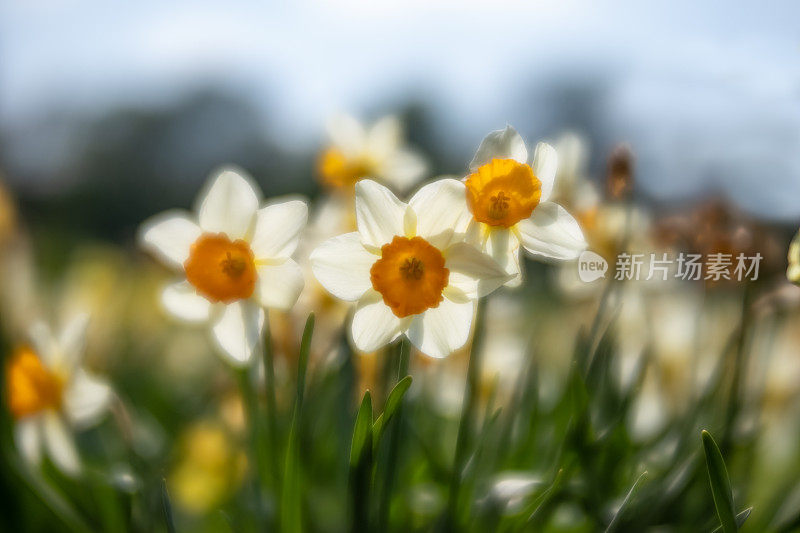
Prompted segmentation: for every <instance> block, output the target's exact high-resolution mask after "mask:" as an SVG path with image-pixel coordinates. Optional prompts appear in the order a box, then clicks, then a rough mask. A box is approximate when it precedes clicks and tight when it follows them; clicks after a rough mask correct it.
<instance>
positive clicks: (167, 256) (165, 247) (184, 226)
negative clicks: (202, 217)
mask: <svg viewBox="0 0 800 533" xmlns="http://www.w3.org/2000/svg"><path fill="white" fill-rule="evenodd" d="M201 233H202V230H201V229H200V226H198V225H197V224H196V223H195V222H194V220H192V219H191V218H190V215H189V213H186V212H185V211H178V210H173V211H167V212H165V213H161V214H160V215H156V216H154V217H152V218H150V219H148V220H147V221H145V222H144V224H142V226H141V229H140V230H139V242H140V243H141V246H142V247H143V248H145V249H146V250H148V251H149V252H151V253H153V254H155V255H157V256H158V257H159V258H160V259H161V260H162V261H164V262H165V263H167V264H168V265H170V266H173V267H177V268H183V263H184V262H185V261H186V259H188V258H189V251H190V250H191V247H192V244H193V243H194V242H195V241H196V240H197V239H198V237H200V234H201Z"/></svg>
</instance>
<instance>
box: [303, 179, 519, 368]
mask: <svg viewBox="0 0 800 533" xmlns="http://www.w3.org/2000/svg"><path fill="white" fill-rule="evenodd" d="M355 192H356V200H355V204H356V225H357V227H358V231H356V232H352V233H346V234H344V235H340V236H338V237H334V238H332V239H329V240H327V241H325V242H324V243H323V244H321V245H320V246H319V247H317V248H316V249H315V250H314V252H312V254H311V268H312V270H313V272H314V275H315V276H316V278H317V279H318V280H319V282H320V283H321V284H322V285H323V286H324V287H325V288H326V289H327V290H328V291H329V292H330V293H331V294H333V295H334V296H336V297H338V298H340V299H342V300H347V301H355V302H358V303H357V305H356V310H355V314H354V316H353V321H352V324H351V330H352V338H353V342H354V344H355V346H356V348H358V349H359V350H361V351H364V352H371V351H374V350H377V349H378V348H380V347H381V346H384V345H386V344H388V343H390V342H392V341H393V340H394V339H396V338H397V337H399V336H400V335H405V336H406V337H408V339H409V340H410V341H411V343H412V344H413V345H414V346H416V347H417V348H418V349H419V350H420V351H421V352H423V353H425V354H427V355H429V356H431V357H445V356H447V355H449V354H450V353H452V352H453V351H454V350H457V349H458V348H460V347H462V346H463V345H464V344H466V342H467V339H468V337H469V332H470V325H471V323H472V316H473V312H474V309H475V304H476V300H477V299H478V298H479V297H480V296H483V295H485V294H488V293H489V292H491V291H492V290H494V289H496V288H497V287H500V286H501V285H503V283H505V282H506V281H507V280H508V275H507V274H506V273H505V272H504V271H503V269H502V268H501V267H500V266H499V265H498V264H497V263H495V261H493V260H492V259H491V258H490V257H488V256H487V255H486V254H483V253H481V252H480V251H479V250H478V249H476V248H475V247H473V246H471V245H470V244H467V243H465V242H464V236H463V234H461V233H458V232H456V231H454V228H458V227H463V226H464V224H465V221H463V220H462V219H463V217H464V216H465V213H464V210H463V209H462V208H461V204H463V198H464V194H465V187H464V184H463V183H462V182H460V181H458V180H454V179H443V180H439V181H436V182H433V183H431V184H428V185H426V186H424V187H422V188H421V189H420V190H419V192H417V194H415V195H414V197H413V198H411V200H410V201H409V203H408V204H405V203H403V202H401V201H400V200H398V199H397V197H396V196H395V195H394V194H392V192H391V191H390V190H389V189H387V188H386V187H384V186H382V185H380V184H378V183H376V182H374V181H371V180H362V181H360V182H358V183H357V184H356V188H355Z"/></svg>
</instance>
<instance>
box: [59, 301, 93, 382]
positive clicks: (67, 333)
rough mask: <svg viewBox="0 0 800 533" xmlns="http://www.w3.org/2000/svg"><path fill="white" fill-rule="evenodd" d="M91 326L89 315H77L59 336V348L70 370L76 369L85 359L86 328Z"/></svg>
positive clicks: (68, 322)
mask: <svg viewBox="0 0 800 533" xmlns="http://www.w3.org/2000/svg"><path fill="white" fill-rule="evenodd" d="M88 326H89V314H88V313H77V314H76V315H74V316H73V317H72V318H70V319H69V320H68V321H67V324H66V325H65V326H64V328H63V329H62V330H61V335H60V336H59V346H60V348H61V353H62V355H63V357H64V360H65V362H66V364H67V365H69V366H68V367H69V368H74V367H75V366H76V365H78V364H79V363H80V361H81V359H83V351H84V347H85V344H86V328H87V327H88Z"/></svg>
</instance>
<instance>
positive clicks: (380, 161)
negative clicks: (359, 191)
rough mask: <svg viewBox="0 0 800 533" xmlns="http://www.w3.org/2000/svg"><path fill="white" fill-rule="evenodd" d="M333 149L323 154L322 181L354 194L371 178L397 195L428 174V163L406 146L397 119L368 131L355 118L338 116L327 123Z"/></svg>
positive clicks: (384, 120) (385, 120)
mask: <svg viewBox="0 0 800 533" xmlns="http://www.w3.org/2000/svg"><path fill="white" fill-rule="evenodd" d="M327 129H328V135H329V137H330V145H329V146H328V147H327V148H326V149H325V150H324V151H323V152H322V153H321V154H320V157H319V160H318V162H317V172H318V174H319V177H320V179H321V181H322V182H323V183H324V184H325V185H327V186H329V187H331V188H333V189H343V190H345V191H349V193H350V194H352V190H353V189H352V187H353V185H355V183H356V182H357V181H358V180H360V179H362V178H366V177H369V178H370V179H373V180H376V181H379V182H381V183H383V184H385V185H388V186H390V187H392V188H393V189H395V190H398V191H405V190H408V189H409V188H410V187H411V186H413V185H414V184H415V183H417V182H418V181H419V179H420V178H421V177H422V175H423V174H424V173H425V167H426V165H425V161H424V160H423V159H422V158H421V157H420V156H419V155H418V154H417V153H416V152H414V151H412V150H410V149H409V148H407V147H405V146H404V144H403V136H402V128H401V126H400V121H399V120H398V119H397V117H394V116H388V117H384V118H382V119H380V120H378V121H377V122H375V124H373V125H372V126H370V127H365V126H364V125H362V124H361V123H359V122H358V121H357V120H356V119H354V118H353V117H350V116H348V115H336V116H334V117H333V118H332V119H331V120H330V121H329V122H328V128H327Z"/></svg>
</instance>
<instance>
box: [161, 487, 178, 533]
mask: <svg viewBox="0 0 800 533" xmlns="http://www.w3.org/2000/svg"><path fill="white" fill-rule="evenodd" d="M161 506H162V509H163V511H164V522H166V524H167V532H168V533H175V522H174V521H173V519H172V504H171V503H170V501H169V492H168V491H167V480H166V479H162V480H161Z"/></svg>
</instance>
